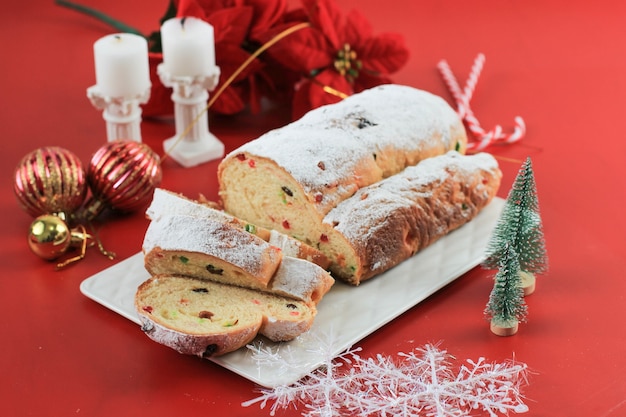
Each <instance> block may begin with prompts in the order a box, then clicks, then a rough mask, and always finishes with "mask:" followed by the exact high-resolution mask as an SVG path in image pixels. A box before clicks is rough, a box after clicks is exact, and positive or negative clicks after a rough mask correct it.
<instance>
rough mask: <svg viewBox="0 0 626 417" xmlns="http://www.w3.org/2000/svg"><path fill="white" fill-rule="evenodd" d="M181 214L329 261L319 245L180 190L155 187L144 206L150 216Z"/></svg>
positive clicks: (294, 254) (325, 263)
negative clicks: (258, 223) (306, 241)
mask: <svg viewBox="0 0 626 417" xmlns="http://www.w3.org/2000/svg"><path fill="white" fill-rule="evenodd" d="M172 214H180V215H186V216H190V217H198V218H209V219H213V220H215V221H218V222H222V223H227V224H229V225H230V226H232V227H236V228H239V229H242V230H245V231H246V232H248V233H251V234H253V235H257V236H258V237H260V238H261V239H263V240H265V241H267V242H268V243H269V244H270V245H273V246H276V247H278V248H280V249H281V251H282V252H283V255H284V256H290V257H294V258H301V259H305V260H307V261H310V262H313V263H315V264H317V265H319V266H320V267H322V268H323V269H327V268H328V265H329V263H330V261H329V260H328V258H327V257H326V256H325V255H324V254H323V253H322V252H321V251H319V250H318V249H315V248H313V247H311V246H309V245H306V244H305V243H303V242H301V241H299V240H296V239H294V238H292V237H290V236H287V235H285V234H283V233H279V232H277V231H275V230H268V229H265V228H263V227H259V226H256V225H254V224H252V223H250V222H247V221H244V220H241V219H238V218H236V217H234V216H232V215H230V214H228V213H225V212H224V211H223V210H220V209H219V208H218V205H217V204H216V203H212V202H209V201H195V200H191V199H189V198H187V197H185V196H183V195H181V194H178V193H174V192H172V191H168V190H165V189H162V188H156V189H155V190H154V193H153V196H152V201H151V203H150V205H149V206H148V208H147V209H146V217H147V218H148V219H150V220H154V219H157V218H159V217H161V216H163V215H172Z"/></svg>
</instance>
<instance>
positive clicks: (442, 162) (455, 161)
mask: <svg viewBox="0 0 626 417" xmlns="http://www.w3.org/2000/svg"><path fill="white" fill-rule="evenodd" d="M496 169H498V163H497V161H496V160H495V158H494V157H493V156H491V155H489V154H486V153H482V154H476V155H472V156H464V155H461V154H459V153H458V152H455V151H450V152H448V153H447V154H445V155H442V156H438V157H433V158H428V159H426V160H424V161H422V162H420V163H419V164H417V165H415V166H411V167H408V168H406V169H405V170H404V171H403V172H401V173H399V174H397V175H394V176H392V177H389V178H387V179H385V180H383V181H380V182H378V183H376V184H373V185H370V186H368V187H364V188H361V189H360V190H359V191H358V192H357V193H356V194H355V195H354V196H353V197H351V198H350V199H347V200H344V201H343V202H341V203H340V204H339V205H338V206H337V207H336V208H334V209H333V210H331V211H330V212H329V213H328V214H327V215H326V217H325V218H324V223H328V224H331V225H337V226H336V227H335V229H336V230H337V231H339V232H341V233H342V234H343V235H344V236H346V237H347V238H348V239H349V240H352V241H355V242H356V241H362V242H367V241H368V240H369V239H371V238H372V236H373V235H376V233H377V232H376V230H377V229H376V227H375V225H377V224H383V223H384V222H382V221H381V219H385V218H388V217H389V216H391V215H392V214H393V213H394V212H395V211H396V210H398V209H400V208H403V207H410V206H411V205H413V204H414V201H415V199H416V198H418V197H427V196H428V194H429V192H430V190H431V189H432V188H434V187H436V184H437V183H440V182H442V181H444V180H445V179H446V178H447V177H448V176H449V174H448V171H449V170H456V171H459V172H465V173H472V172H477V170H486V171H492V170H496Z"/></svg>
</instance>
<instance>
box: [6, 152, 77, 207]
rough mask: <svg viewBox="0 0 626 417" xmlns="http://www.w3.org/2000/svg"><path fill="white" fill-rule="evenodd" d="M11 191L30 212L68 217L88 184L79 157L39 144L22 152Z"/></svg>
mask: <svg viewBox="0 0 626 417" xmlns="http://www.w3.org/2000/svg"><path fill="white" fill-rule="evenodd" d="M13 191H14V193H15V196H16V197H17V200H18V202H19V204H20V206H21V207H22V208H23V209H24V210H25V211H26V212H27V213H28V214H30V215H31V216H33V217H38V216H41V215H43V214H56V215H59V216H60V217H61V218H63V219H67V218H69V217H70V216H71V215H72V214H73V213H74V212H75V211H76V210H77V209H78V208H79V207H80V206H81V205H82V204H83V202H84V201H85V197H86V196H87V191H88V186H87V179H86V174H85V170H84V168H83V164H82V163H81V161H80V159H79V158H78V157H77V156H76V155H75V154H74V153H72V152H70V151H68V150H66V149H63V148H60V147H57V146H50V147H43V148H39V149H36V150H34V151H32V152H30V153H28V154H27V155H25V156H24V157H23V158H22V160H21V161H20V162H19V164H18V165H17V167H16V168H15V182H14V184H13Z"/></svg>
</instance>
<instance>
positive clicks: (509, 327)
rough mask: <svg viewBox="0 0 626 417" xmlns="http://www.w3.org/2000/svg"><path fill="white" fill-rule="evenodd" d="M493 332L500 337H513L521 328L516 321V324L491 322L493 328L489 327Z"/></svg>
mask: <svg viewBox="0 0 626 417" xmlns="http://www.w3.org/2000/svg"><path fill="white" fill-rule="evenodd" d="M489 328H490V330H491V332H492V333H493V334H495V335H498V336H513V335H514V334H515V333H517V330H518V328H519V322H518V321H517V320H515V321H514V322H509V323H502V322H497V321H494V320H491V326H490V327H489Z"/></svg>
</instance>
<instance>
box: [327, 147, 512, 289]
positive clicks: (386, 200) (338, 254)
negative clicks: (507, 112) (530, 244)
mask: <svg viewBox="0 0 626 417" xmlns="http://www.w3.org/2000/svg"><path fill="white" fill-rule="evenodd" d="M501 178H502V173H501V171H500V169H499V167H498V163H497V161H496V160H495V158H494V157H493V156H491V155H489V154H486V153H480V154H476V155H471V156H469V155H461V154H459V153H458V152H455V151H451V152H448V153H447V154H446V155H442V156H437V157H433V158H428V159H426V160H424V161H422V162H420V163H419V164H417V165H416V166H412V167H408V168H406V169H405V170H404V171H402V172H401V173H399V174H396V175H394V176H392V177H389V178H387V179H385V180H383V181H381V182H379V183H376V184H373V185H371V186H369V187H364V188H362V189H360V190H359V191H358V192H357V193H356V194H355V195H354V196H352V197H350V198H349V199H347V200H344V201H343V202H341V203H340V204H339V205H338V206H337V207H336V208H334V209H333V210H331V211H330V212H329V213H328V215H327V216H326V217H325V218H324V231H323V235H322V236H321V237H320V238H319V242H320V249H322V250H323V251H325V253H326V254H327V255H328V256H329V258H331V261H332V263H331V266H330V269H331V272H332V273H333V275H334V276H335V277H339V278H341V279H343V280H345V281H347V282H348V283H350V284H353V285H358V284H359V283H360V282H361V281H363V280H366V279H368V278H371V277H373V276H375V275H378V274H380V273H382V272H384V271H386V270H388V269H389V268H391V267H393V266H395V265H397V264H399V263H400V262H402V261H403V260H405V259H407V258H409V257H411V256H412V255H414V254H415V253H416V252H418V251H419V250H421V249H423V248H425V247H426V246H428V245H430V244H432V243H433V242H435V241H436V240H437V239H439V238H440V237H442V236H444V235H446V234H448V233H450V232H451V231H453V230H454V229H456V228H458V227H460V226H462V225H463V224H465V223H467V222H469V221H470V220H472V219H473V218H474V217H476V215H477V214H478V212H479V211H480V210H481V209H482V208H484V207H485V206H486V205H487V204H489V202H490V201H491V200H492V199H493V197H494V196H495V194H496V192H497V191H498V188H499V187H500V181H501Z"/></svg>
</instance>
